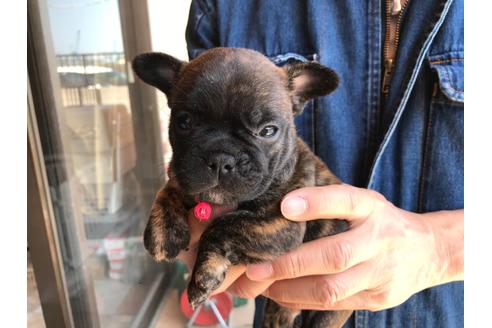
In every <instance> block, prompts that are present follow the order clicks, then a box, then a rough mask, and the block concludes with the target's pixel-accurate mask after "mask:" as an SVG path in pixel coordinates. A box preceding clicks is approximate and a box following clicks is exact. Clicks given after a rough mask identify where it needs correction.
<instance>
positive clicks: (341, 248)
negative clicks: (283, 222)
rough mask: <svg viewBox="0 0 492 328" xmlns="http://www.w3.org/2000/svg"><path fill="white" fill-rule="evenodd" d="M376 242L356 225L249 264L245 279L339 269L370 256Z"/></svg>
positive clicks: (278, 278)
mask: <svg viewBox="0 0 492 328" xmlns="http://www.w3.org/2000/svg"><path fill="white" fill-rule="evenodd" d="M380 244H381V243H380V242H379V241H378V240H376V239H375V238H374V237H373V236H372V235H371V234H369V233H367V232H366V231H365V229H362V228H360V227H357V228H354V229H352V230H349V231H347V232H343V233H340V234H337V235H334V236H330V237H325V238H321V239H317V240H313V241H310V242H307V243H304V244H301V245H300V246H299V247H298V248H297V249H295V250H293V251H291V252H289V253H287V254H284V255H282V256H280V257H279V258H277V259H275V260H274V261H272V262H267V263H262V264H255V265H249V266H248V268H247V270H246V274H247V276H248V278H249V279H251V280H256V281H258V280H265V279H274V280H283V279H292V278H297V277H301V276H310V275H320V274H332V273H337V272H342V271H345V270H347V269H348V268H350V267H353V266H354V265H356V264H358V263H361V262H364V261H367V260H369V259H370V258H372V257H373V256H374V255H375V254H376V253H377V252H378V250H379V248H380V247H381V246H380Z"/></svg>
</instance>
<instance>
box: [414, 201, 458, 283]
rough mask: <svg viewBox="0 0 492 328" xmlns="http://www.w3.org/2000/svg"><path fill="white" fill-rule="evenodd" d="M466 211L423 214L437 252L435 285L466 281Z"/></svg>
mask: <svg viewBox="0 0 492 328" xmlns="http://www.w3.org/2000/svg"><path fill="white" fill-rule="evenodd" d="M463 217H464V211H463V210H454V211H438V212H429V213H425V214H422V217H421V219H422V220H423V221H422V222H423V223H426V224H427V225H428V227H429V231H430V235H431V237H432V246H433V247H434V249H435V250H436V256H437V266H436V268H437V274H436V279H435V281H434V283H433V285H440V284H444V283H448V282H452V281H459V280H463V279H464V245H463V244H464V242H463V241H464V229H463V226H464V223H463V221H464V219H463Z"/></svg>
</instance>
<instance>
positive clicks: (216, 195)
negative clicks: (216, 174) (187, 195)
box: [196, 185, 237, 205]
mask: <svg viewBox="0 0 492 328" xmlns="http://www.w3.org/2000/svg"><path fill="white" fill-rule="evenodd" d="M196 199H199V200H201V201H205V202H208V203H212V204H215V205H230V204H235V203H237V200H236V197H234V196H233V195H231V194H230V193H229V192H227V191H225V190H223V189H222V188H221V187H220V186H219V185H217V186H215V187H212V188H210V189H208V190H205V191H202V192H200V193H198V195H197V196H196Z"/></svg>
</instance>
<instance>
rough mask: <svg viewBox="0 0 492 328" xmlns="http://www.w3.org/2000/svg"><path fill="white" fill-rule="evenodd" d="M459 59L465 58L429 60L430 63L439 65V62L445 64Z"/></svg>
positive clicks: (463, 59)
mask: <svg viewBox="0 0 492 328" xmlns="http://www.w3.org/2000/svg"><path fill="white" fill-rule="evenodd" d="M460 61H465V58H449V59H436V60H432V61H429V63H430V64H431V65H439V64H445V63H450V62H460Z"/></svg>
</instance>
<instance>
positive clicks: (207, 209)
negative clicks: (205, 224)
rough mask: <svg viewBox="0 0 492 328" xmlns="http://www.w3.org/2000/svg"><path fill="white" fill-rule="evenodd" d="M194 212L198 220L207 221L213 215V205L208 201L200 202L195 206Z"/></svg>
mask: <svg viewBox="0 0 492 328" xmlns="http://www.w3.org/2000/svg"><path fill="white" fill-rule="evenodd" d="M193 213H194V214H195V217H196V218H197V220H198V221H207V220H208V219H210V216H211V215H212V206H210V204H209V203H207V202H203V201H202V202H199V203H198V204H196V206H195V207H194V208H193Z"/></svg>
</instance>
